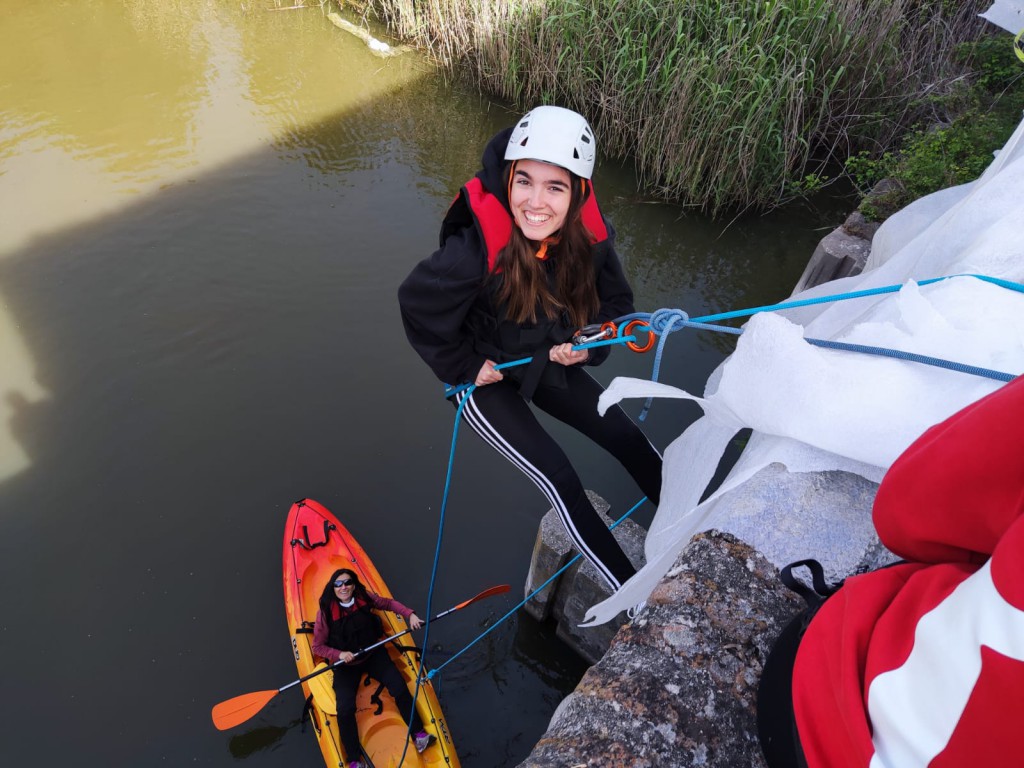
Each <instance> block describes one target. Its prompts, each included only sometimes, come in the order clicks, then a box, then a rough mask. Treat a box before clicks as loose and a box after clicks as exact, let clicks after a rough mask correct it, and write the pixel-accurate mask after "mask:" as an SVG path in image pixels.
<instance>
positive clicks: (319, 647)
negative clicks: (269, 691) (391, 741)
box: [313, 568, 436, 768]
mask: <svg viewBox="0 0 1024 768" xmlns="http://www.w3.org/2000/svg"><path fill="white" fill-rule="evenodd" d="M374 609H376V610H379V611H391V612H393V613H397V614H398V615H399V616H402V617H403V618H405V619H406V620H407V621H408V622H409V626H410V627H411V628H412V629H419V628H420V627H422V626H423V620H422V619H420V617H419V616H417V615H416V614H415V613H413V611H412V609H411V608H407V607H406V606H404V605H402V604H401V603H400V602H398V601H397V600H392V599H391V598H388V597H381V596H380V595H375V594H373V593H372V592H369V591H367V589H366V587H365V586H363V585H362V584H361V583H360V582H359V577H358V576H356V574H355V573H353V572H352V571H350V570H348V569H347V568H341V569H339V570H337V571H335V572H334V574H333V575H332V576H331V578H330V581H328V582H327V584H326V586H325V587H324V591H323V594H321V595H320V610H319V611H317V614H316V625H315V627H314V629H313V653H315V654H317V655H318V656H321V657H323V658H324V659H326V660H327V662H328V663H329V664H333V663H335V662H337V661H339V660H341V661H343V662H344V663H343V664H341V665H339V666H337V667H335V668H334V695H335V698H337V700H338V730H339V732H340V734H341V745H342V747H344V749H345V754H346V755H348V757H349V759H350V762H349V764H348V765H349V768H363V762H362V761H361V760H358V759H352V758H354V757H356V756H357V755H359V754H360V748H359V732H358V730H357V729H356V691H358V690H359V681H360V679H361V678H362V676H363V675H364V674H365V675H369V676H370V677H372V678H374V679H375V680H377V681H379V682H381V683H383V684H384V686H385V687H387V689H388V692H389V693H390V694H391V696H392V698H394V700H395V704H396V705H398V711H399V712H401V713H402V717H403V718H404V719H405V721H406V723H407V724H408V725H410V726H411V729H412V732H413V733H414V734H415V743H416V751H417V752H422V751H423V750H425V749H426V748H427V747H429V746H430V745H431V744H432V743H433V742H434V741H435V740H436V739H435V737H434V736H433V735H431V734H428V733H427V732H426V731H425V730H423V723H422V721H421V720H420V716H419V715H418V714H417V713H416V711H415V709H414V708H413V702H412V696H410V695H409V689H408V688H406V686H405V681H404V680H403V679H402V676H401V674H400V673H399V672H398V670H397V669H396V668H395V665H394V664H392V662H391V659H390V657H389V656H388V654H387V651H386V650H385V649H384V648H383V647H381V648H376V649H374V650H373V651H370V653H368V654H366V655H358V656H357V655H356V654H357V652H358V651H359V650H361V649H363V648H366V647H368V646H370V645H373V644H374V643H375V642H377V641H378V640H380V638H381V636H382V635H383V634H384V626H383V623H382V622H381V620H380V617H379V616H377V615H376V614H375V613H374V612H373V611H374ZM410 713H411V714H412V722H410V721H409V715H410Z"/></svg>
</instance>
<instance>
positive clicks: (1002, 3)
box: [978, 0, 1024, 35]
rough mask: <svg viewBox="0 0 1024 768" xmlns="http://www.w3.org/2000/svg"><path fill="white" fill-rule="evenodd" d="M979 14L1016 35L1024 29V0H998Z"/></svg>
mask: <svg viewBox="0 0 1024 768" xmlns="http://www.w3.org/2000/svg"><path fill="white" fill-rule="evenodd" d="M978 15H979V16H981V18H983V19H986V20H987V21H991V22H992V23H993V24H995V25H996V26H997V27H1002V28H1003V29H1005V30H1006V31H1007V32H1009V33H1010V34H1011V35H1016V34H1017V33H1018V32H1020V31H1021V30H1022V29H1024V0H996V1H995V2H994V3H992V6H991V7H990V8H989V9H988V10H987V11H985V12H984V13H980V14H978Z"/></svg>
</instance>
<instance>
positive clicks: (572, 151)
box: [505, 107, 597, 179]
mask: <svg viewBox="0 0 1024 768" xmlns="http://www.w3.org/2000/svg"><path fill="white" fill-rule="evenodd" d="M596 155H597V142H596V141H595V140H594V132H593V131H592V130H590V124H589V123H587V120H586V118H585V117H583V115H580V114H577V113H576V112H573V111H572V110H571V109H563V108H562V107H534V108H533V109H531V110H530V111H529V112H527V113H526V114H525V115H523V117H522V119H521V120H520V121H519V122H518V123H516V127H515V128H513V129H512V135H511V136H510V137H509V139H508V147H506V148H505V159H506V160H540V161H542V162H545V163H551V164H552V165H558V166H561V167H562V168H565V169H566V170H567V171H570V172H571V173H575V174H576V175H577V176H580V177H582V178H584V179H589V178H590V177H591V176H592V175H593V173H594V158H595V157H596Z"/></svg>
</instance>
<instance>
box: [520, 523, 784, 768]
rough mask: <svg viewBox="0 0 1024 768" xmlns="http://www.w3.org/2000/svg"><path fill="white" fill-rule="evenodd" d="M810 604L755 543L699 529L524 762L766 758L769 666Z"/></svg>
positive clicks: (639, 766) (704, 762)
mask: <svg viewBox="0 0 1024 768" xmlns="http://www.w3.org/2000/svg"><path fill="white" fill-rule="evenodd" d="M801 605H802V603H801V602H800V601H799V599H798V598H796V597H795V596H794V595H793V594H792V593H790V592H789V591H788V590H787V589H785V588H784V587H783V586H782V584H781V583H780V582H779V580H778V576H777V572H776V569H775V567H774V566H773V565H772V564H771V563H770V562H768V560H766V559H765V558H764V557H763V556H762V555H760V554H759V553H758V552H757V551H756V550H754V549H752V548H751V547H750V546H748V545H746V544H744V543H743V542H741V541H739V540H738V539H736V538H735V537H733V536H730V535H729V534H724V533H720V532H717V531H710V532H707V533H702V534H699V535H698V536H696V537H694V539H693V540H692V541H691V542H690V544H689V545H687V546H686V548H685V549H684V550H683V551H682V553H681V554H680V555H679V558H678V559H677V561H676V563H675V565H674V566H673V568H672V570H670V571H669V573H668V574H667V575H666V576H665V578H664V579H663V580H662V581H661V583H660V584H659V585H658V587H657V588H656V589H655V590H654V592H653V593H652V594H651V596H650V598H649V599H648V601H647V607H646V608H645V609H644V610H643V611H642V612H641V614H640V615H639V616H638V617H637V619H636V620H634V621H633V622H632V623H629V624H627V625H625V626H623V627H622V628H621V629H620V630H619V632H618V634H617V635H616V636H615V638H614V640H613V641H612V643H611V646H610V648H609V649H608V652H607V653H605V655H604V656H603V657H602V658H601V660H600V661H599V662H598V663H597V664H596V665H594V666H593V667H591V668H590V669H589V670H588V671H587V673H586V674H585V675H584V676H583V679H582V680H581V681H580V683H579V685H578V686H577V687H576V690H575V691H574V692H573V693H571V694H570V695H569V696H568V697H567V698H566V699H565V700H564V701H563V702H562V703H561V705H560V706H559V707H558V709H557V710H556V712H555V714H554V716H553V717H552V719H551V724H550V726H549V728H548V731H547V733H545V734H544V736H543V738H542V739H541V740H540V742H539V743H538V744H537V745H536V747H535V748H534V750H533V752H532V753H531V754H530V756H529V757H528V758H527V759H526V760H525V761H524V762H522V763H520V768H569V767H570V766H571V767H572V768H576V767H577V766H580V767H581V766H616V767H617V768H619V767H621V768H652V767H654V766H672V767H673V768H679V767H681V766H722V767H723V768H724V767H725V766H730V767H733V766H760V765H763V762H762V760H761V756H760V748H759V746H758V742H757V730H756V720H755V718H756V710H755V698H756V689H757V683H758V679H759V675H760V671H761V666H762V664H763V663H764V659H765V658H766V657H767V654H768V651H769V650H770V648H771V645H772V643H773V641H774V638H775V637H776V635H777V634H778V632H779V631H780V630H781V629H782V627H784V626H785V624H786V622H787V621H788V620H789V619H790V618H791V617H792V616H793V615H794V614H795V613H796V612H797V611H798V610H799V608H800V606H801Z"/></svg>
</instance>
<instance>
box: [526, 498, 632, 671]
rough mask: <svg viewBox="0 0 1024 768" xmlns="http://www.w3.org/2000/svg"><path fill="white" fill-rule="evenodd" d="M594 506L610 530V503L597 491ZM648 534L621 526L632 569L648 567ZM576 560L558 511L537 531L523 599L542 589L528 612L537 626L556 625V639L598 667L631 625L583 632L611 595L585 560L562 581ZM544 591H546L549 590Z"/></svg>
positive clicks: (627, 523)
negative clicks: (586, 622) (585, 621)
mask: <svg viewBox="0 0 1024 768" xmlns="http://www.w3.org/2000/svg"><path fill="white" fill-rule="evenodd" d="M587 496H588V497H589V498H590V502H591V503H592V504H593V505H594V508H595V509H596V510H597V513H598V515H599V516H600V517H601V520H602V521H603V522H604V524H605V526H606V527H611V525H612V520H611V518H609V517H608V509H609V507H608V502H606V501H605V500H604V499H602V498H601V497H600V496H598V495H597V494H596V493H594V492H593V491H587ZM645 534H646V532H645V531H644V529H643V528H642V527H641V526H639V525H637V524H636V523H634V522H633V521H632V520H628V519H627V520H624V521H622V523H620V524H619V525H618V526H616V527H615V528H614V529H613V531H612V535H613V536H615V540H616V541H617V542H618V543H619V546H620V547H622V551H623V552H625V553H626V557H628V558H629V560H630V562H631V563H633V566H634V567H635V568H637V569H639V568H640V567H641V566H643V564H644V536H645ZM574 557H576V550H575V549H573V547H572V543H571V542H570V541H569V537H568V535H567V534H566V532H565V528H563V527H562V524H561V522H560V521H559V519H558V515H557V514H555V511H554V510H553V509H551V510H548V513H547V514H546V515H544V518H543V519H542V520H541V524H540V527H539V528H538V530H537V540H536V542H535V544H534V547H533V557H532V558H531V560H530V572H529V574H528V576H527V579H526V588H525V590H524V597H528V596H529V595H530V594H532V593H533V592H534V591H536V590H538V588H540V591H538V592H537V594H536V595H535V596H534V597H533V598H531V599H530V600H529V601H528V602H527V603H526V606H525V610H526V612H527V613H529V614H530V615H531V616H533V617H534V618H535V619H537V620H538V621H544V620H546V619H548V618H551V619H554V621H555V622H556V623H557V626H558V629H557V632H556V634H557V635H558V637H559V639H560V640H562V641H563V642H564V643H565V644H566V645H568V646H569V647H570V648H572V649H573V650H574V651H576V653H577V654H579V655H580V656H581V657H583V658H584V659H586V660H587V661H589V662H590V663H591V664H594V663H596V662H597V661H598V659H600V658H601V656H602V655H603V654H604V652H605V651H607V650H608V646H609V645H611V642H612V638H613V637H614V636H615V633H616V632H617V631H618V629H619V627H621V626H622V625H623V624H625V623H626V616H625V614H620V615H619V616H617V617H616V618H615V619H614V620H612V621H609V622H607V623H605V624H599V625H597V626H595V627H580V626H579V625H580V622H582V621H583V618H584V616H585V615H586V612H587V609H588V608H589V607H590V606H592V605H594V604H596V603H599V602H601V601H602V600H604V599H605V598H607V597H608V596H609V595H611V591H610V590H609V588H608V585H607V583H606V582H605V581H604V579H602V578H601V577H600V576H599V575H598V573H597V569H596V568H594V566H592V565H591V564H590V563H589V562H588V561H587V560H584V559H583V558H582V557H579V558H577V559H576V562H575V563H573V564H572V565H571V566H570V567H568V568H566V569H565V571H564V572H562V573H561V575H556V574H558V572H559V571H560V570H561V569H562V568H563V567H564V566H565V565H566V564H567V563H569V562H570V561H571V560H572V559H573V558H574ZM545 584H546V586H543V587H542V588H541V586H542V585H545Z"/></svg>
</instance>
